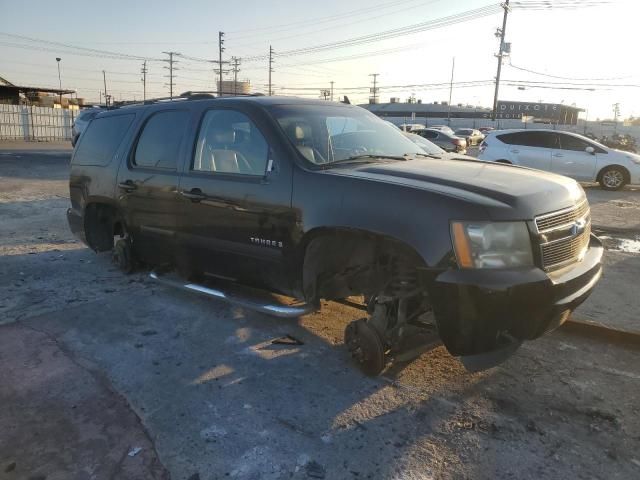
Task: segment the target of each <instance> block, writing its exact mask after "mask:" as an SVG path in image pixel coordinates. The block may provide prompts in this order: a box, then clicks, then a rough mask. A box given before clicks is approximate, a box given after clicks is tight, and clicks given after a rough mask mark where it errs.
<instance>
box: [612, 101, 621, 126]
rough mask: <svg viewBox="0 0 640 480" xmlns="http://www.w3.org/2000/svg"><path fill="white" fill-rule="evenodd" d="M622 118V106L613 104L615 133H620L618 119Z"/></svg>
mask: <svg viewBox="0 0 640 480" xmlns="http://www.w3.org/2000/svg"><path fill="white" fill-rule="evenodd" d="M619 116H620V104H619V103H617V102H616V103H614V104H613V133H618V117H619Z"/></svg>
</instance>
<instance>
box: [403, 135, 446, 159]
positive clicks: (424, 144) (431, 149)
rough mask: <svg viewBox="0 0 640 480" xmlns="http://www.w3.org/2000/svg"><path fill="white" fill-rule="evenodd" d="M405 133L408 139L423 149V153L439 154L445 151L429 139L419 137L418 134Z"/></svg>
mask: <svg viewBox="0 0 640 480" xmlns="http://www.w3.org/2000/svg"><path fill="white" fill-rule="evenodd" d="M405 135H406V136H407V138H408V139H409V140H411V141H412V142H413V143H415V144H416V145H418V146H419V147H420V148H422V150H424V151H425V153H428V154H430V155H441V154H443V153H445V151H444V150H442V149H441V148H440V147H439V146H437V145H436V144H435V143H432V142H430V141H429V140H427V139H426V138H424V137H421V136H420V135H416V134H415V133H406V134H405Z"/></svg>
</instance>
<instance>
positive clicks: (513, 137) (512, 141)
mask: <svg viewBox="0 0 640 480" xmlns="http://www.w3.org/2000/svg"><path fill="white" fill-rule="evenodd" d="M556 137H557V135H556V134H555V133H554V132H515V133H503V134H502V135H497V138H499V139H500V140H502V141H503V142H504V143H507V144H509V145H522V146H525V147H540V148H555V147H556Z"/></svg>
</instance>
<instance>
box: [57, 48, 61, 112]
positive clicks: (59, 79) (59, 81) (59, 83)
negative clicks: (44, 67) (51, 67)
mask: <svg viewBox="0 0 640 480" xmlns="http://www.w3.org/2000/svg"><path fill="white" fill-rule="evenodd" d="M60 60H62V59H61V58H60V57H56V62H58V86H59V88H60V108H62V79H61V78H60Z"/></svg>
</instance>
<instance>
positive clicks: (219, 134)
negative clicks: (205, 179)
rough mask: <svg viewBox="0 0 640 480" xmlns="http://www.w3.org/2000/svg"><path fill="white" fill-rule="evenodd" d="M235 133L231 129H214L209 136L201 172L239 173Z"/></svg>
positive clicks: (200, 167) (201, 161) (203, 153)
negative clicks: (234, 147) (234, 148)
mask: <svg viewBox="0 0 640 480" xmlns="http://www.w3.org/2000/svg"><path fill="white" fill-rule="evenodd" d="M234 141H235V132H234V131H233V129H231V128H213V129H211V130H209V132H208V134H207V139H206V143H205V145H204V151H203V152H202V156H201V159H200V165H198V169H199V170H204V171H210V172H223V173H224V172H226V173H238V172H239V171H240V168H239V167H238V155H237V153H236V152H235V151H234V150H233V143H234Z"/></svg>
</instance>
